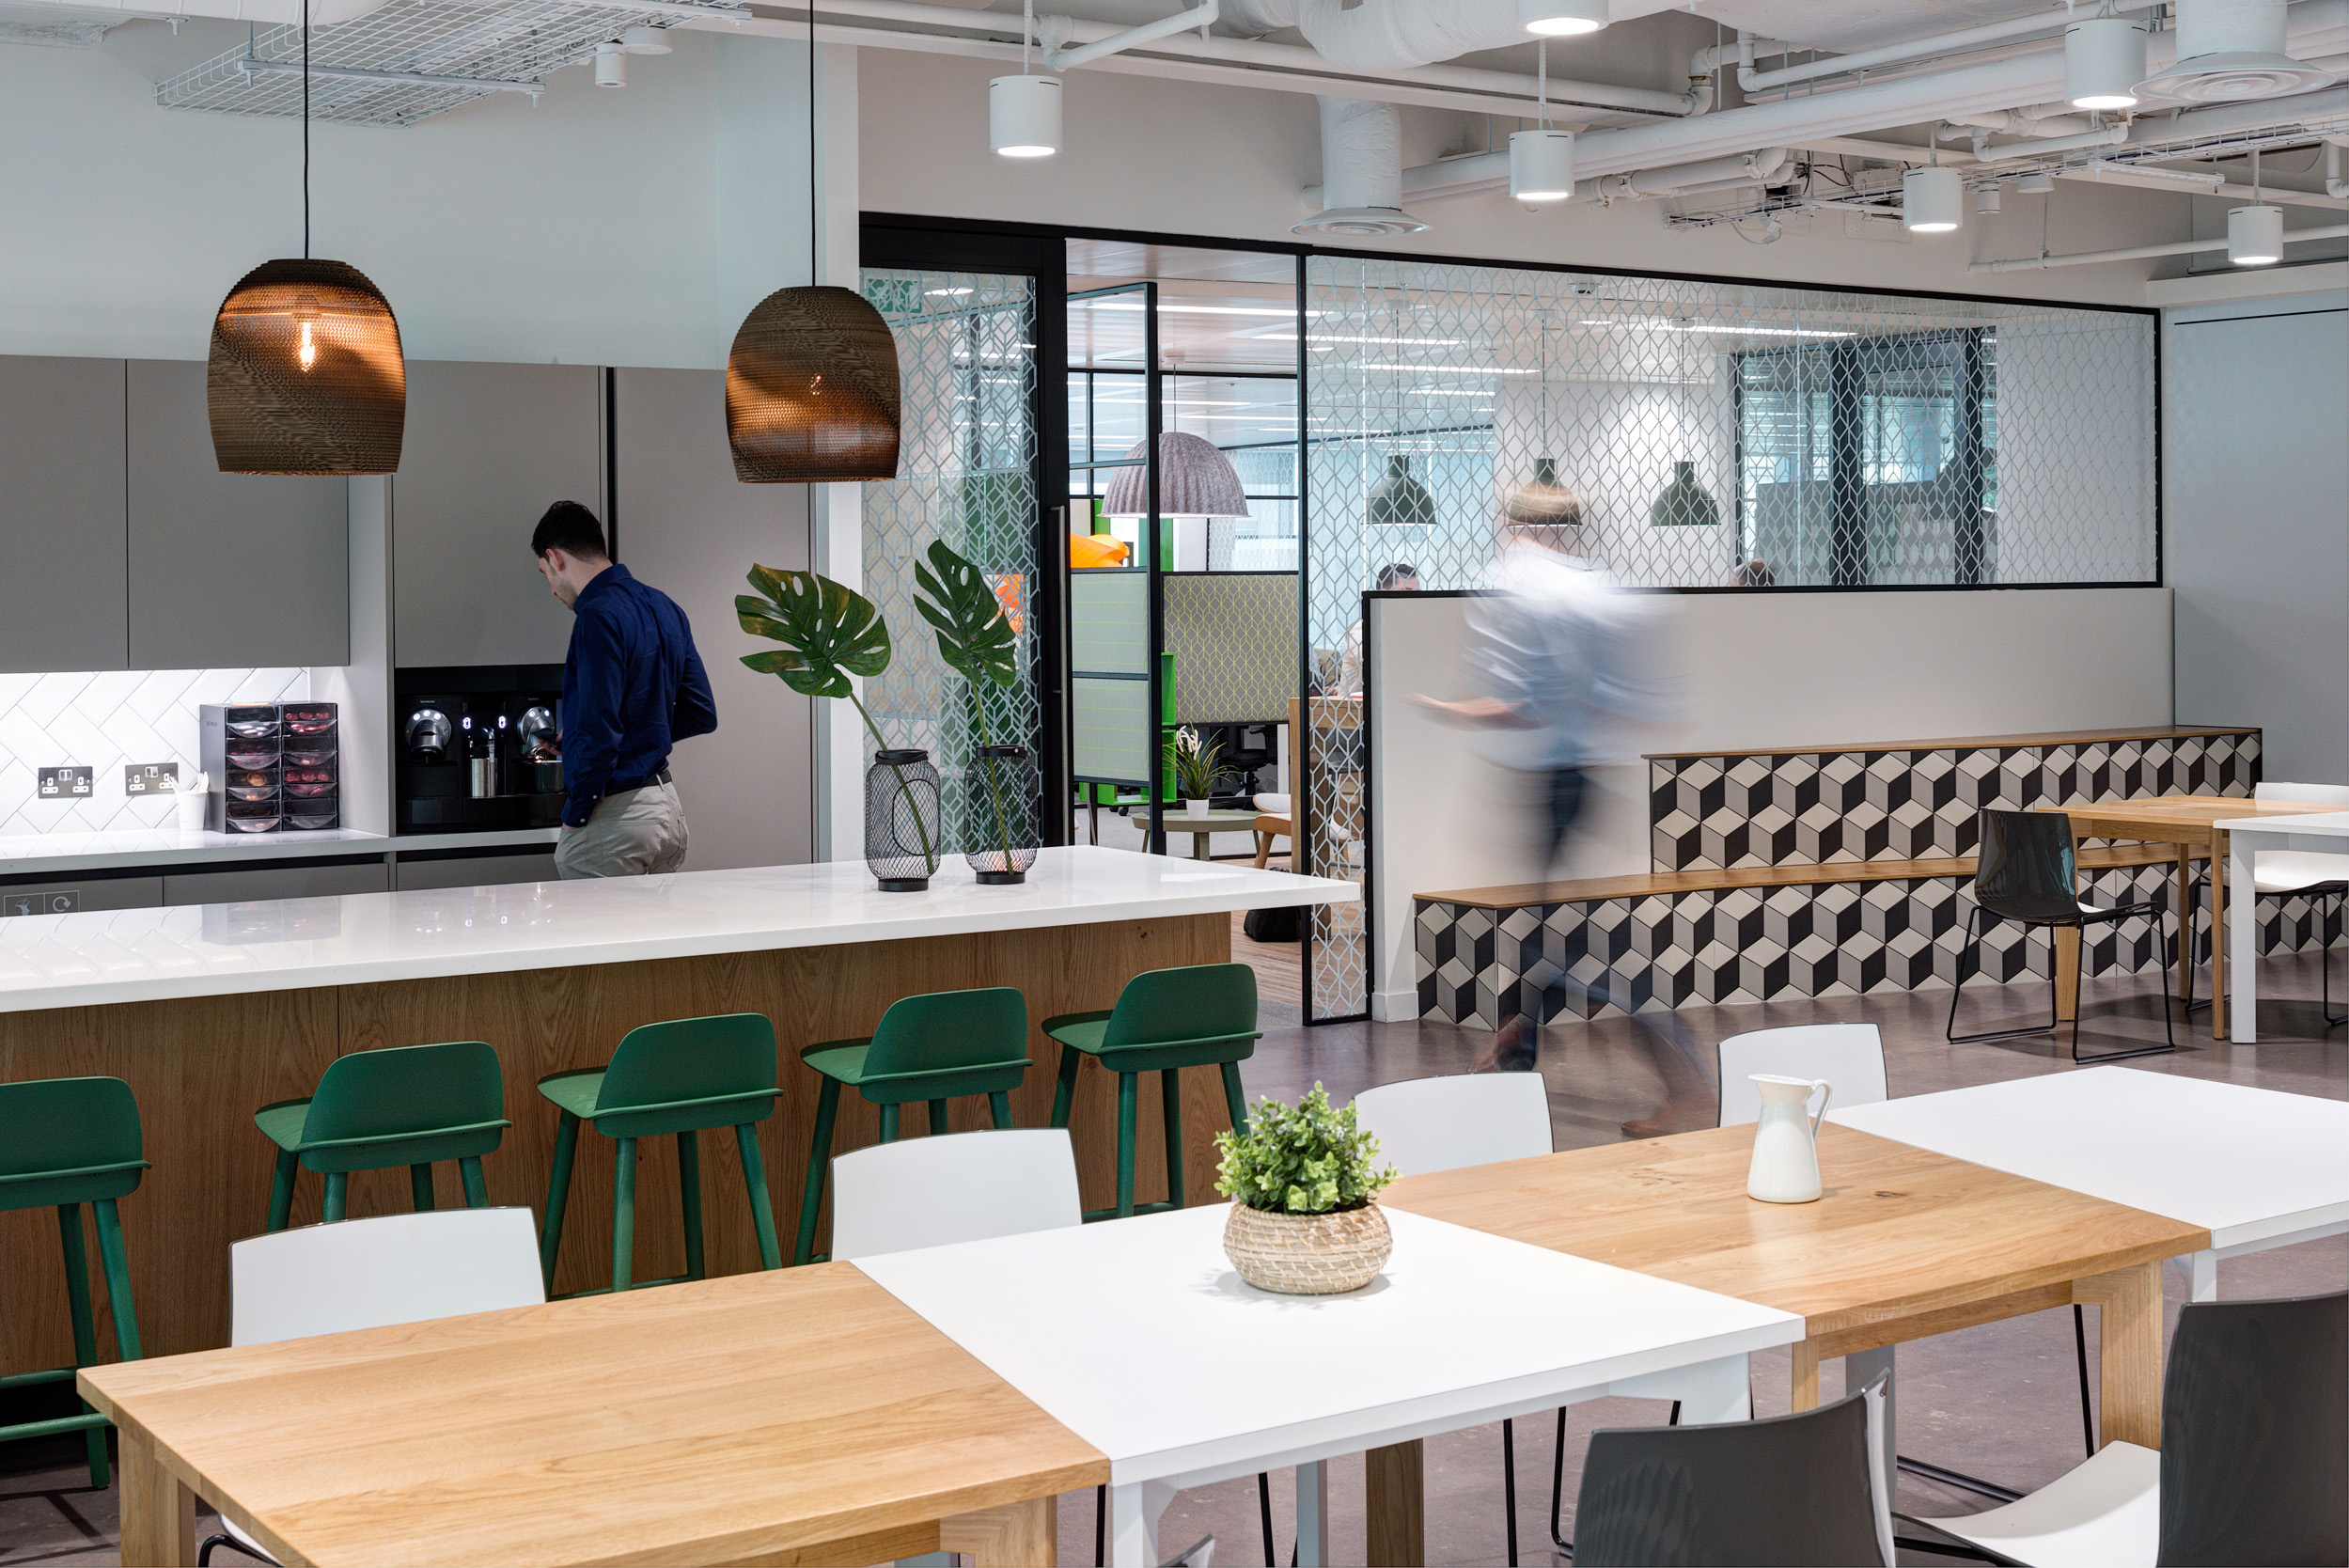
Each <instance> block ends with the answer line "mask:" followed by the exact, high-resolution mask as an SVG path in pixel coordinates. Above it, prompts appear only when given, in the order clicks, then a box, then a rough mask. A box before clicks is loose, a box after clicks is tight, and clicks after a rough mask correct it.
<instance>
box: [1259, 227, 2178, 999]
mask: <svg viewBox="0 0 2349 1568" xmlns="http://www.w3.org/2000/svg"><path fill="white" fill-rule="evenodd" d="M1306 278H1307V291H1306V299H1305V302H1304V306H1305V310H1306V317H1307V320H1306V338H1307V350H1308V353H1307V368H1306V387H1305V393H1304V399H1303V401H1304V405H1305V410H1304V429H1305V431H1306V432H1307V433H1306V442H1307V453H1308V457H1307V480H1306V483H1307V496H1308V521H1307V526H1306V544H1305V557H1306V562H1307V583H1308V602H1307V605H1306V612H1305V614H1306V635H1307V638H1308V643H1309V645H1310V647H1311V649H1312V650H1313V652H1312V655H1311V660H1312V668H1313V670H1314V672H1315V674H1316V677H1317V683H1318V686H1319V691H1320V696H1319V697H1318V698H1316V701H1315V713H1316V715H1317V717H1316V720H1315V722H1314V723H1312V724H1310V725H1308V726H1307V729H1308V734H1307V735H1306V736H1305V737H1303V745H1304V748H1305V749H1304V755H1305V758H1306V768H1305V773H1306V793H1307V795H1308V808H1307V809H1308V821H1309V822H1310V823H1312V828H1311V832H1310V841H1309V842H1308V843H1306V844H1305V845H1303V846H1302V850H1303V854H1304V856H1305V860H1306V865H1305V866H1301V867H1300V870H1308V869H1309V870H1310V872H1311V874H1313V875H1317V876H1329V877H1343V878H1347V879H1350V880H1355V881H1360V880H1362V878H1363V874H1364V872H1363V860H1364V855H1363V845H1362V843H1361V840H1360V825H1361V823H1362V822H1363V821H1364V820H1365V817H1366V815H1367V814H1368V813H1369V812H1370V801H1369V799H1368V795H1367V790H1368V779H1367V775H1366V773H1365V772H1364V771H1363V761H1362V756H1363V746H1362V741H1361V734H1360V719H1359V711H1360V703H1359V701H1358V700H1357V698H1358V692H1359V686H1360V660H1359V657H1358V654H1356V653H1355V651H1354V650H1355V647H1357V646H1358V640H1359V636H1360V633H1359V631H1358V629H1357V628H1358V625H1359V622H1360V620H1361V618H1362V604H1361V595H1362V593H1363V591H1364V590H1365V589H1367V588H1372V587H1373V586H1375V584H1376V581H1377V577H1378V573H1379V572H1380V569H1381V568H1382V567H1386V566H1389V565H1395V564H1406V565H1409V566H1411V567H1413V568H1416V571H1417V577H1418V579H1419V581H1420V583H1421V585H1422V586H1423V587H1425V588H1434V589H1443V588H1484V587H1487V586H1489V584H1490V582H1491V578H1492V572H1493V568H1494V563H1495V558H1496V549H1497V544H1498V522H1499V516H1500V510H1501V504H1502V500H1503V497H1504V495H1505V494H1508V493H1509V492H1511V490H1512V489H1513V488H1514V487H1518V486H1524V485H1528V484H1537V483H1541V484H1546V485H1547V486H1549V487H1552V488H1550V489H1549V490H1547V491H1545V492H1544V493H1543V494H1548V495H1550V496H1551V497H1552V502H1553V504H1556V502H1557V500H1558V497H1557V494H1556V493H1557V492H1561V491H1562V492H1566V493H1570V494H1571V497H1572V504H1573V505H1574V507H1576V508H1578V513H1579V516H1580V518H1581V526H1580V528H1579V529H1578V530H1577V537H1578V539H1579V548H1580V549H1581V551H1582V553H1583V554H1584V555H1586V556H1587V557H1589V559H1590V560H1591V562H1592V563H1593V564H1595V565H1597V566H1599V567H1601V568H1603V569H1605V571H1606V572H1608V573H1609V574H1611V575H1612V576H1613V577H1614V579H1615V580H1616V581H1618V582H1619V583H1621V584H1622V585H1624V586H1626V587H1632V588H1731V587H1753V588H1771V587H1775V588H1807V587H1830V586H1832V587H1844V588H1864V587H1887V588H1889V587H1914V586H1934V585H1942V586H1975V585H1993V584H2020V583H2082V584H2085V583H2146V582H2151V581H2153V579H2154V578H2155V576H2156V573H2157V557H2156V552H2155V509H2154V419H2153V408H2154V403H2153V397H2154V393H2153V317H2152V316H2150V315H2148V314H2143V313H2138V312H2122V311H2099V310H2085V309H2075V308H2067V307H2063V306H2049V305H2036V304H2009V303H2001V302H1992V301H1980V300H1946V299H1926V298H1920V297H1916V296H1906V295H1898V294H1866V293H1849V292H1834V291H1822V290H1804V289H1793V288H1785V287H1779V286H1775V285H1765V284H1757V283H1743V282H1737V281H1704V280H1694V279H1678V278H1652V277H1633V276H1618V275H1610V274H1578V273H1567V272H1545V271H1533V270H1530V269H1517V268H1500V267H1477V266H1467V265H1458V264H1449V263H1427V262H1419V261H1413V260H1402V259H1366V258H1356V257H1332V256H1314V257H1310V258H1308V260H1307V264H1306ZM1367 907H1368V905H1367V903H1366V904H1355V905H1344V906H1338V907H1337V908H1332V907H1331V906H1323V907H1322V908H1321V909H1319V910H1317V911H1316V914H1315V939H1314V943H1313V947H1312V949H1311V971H1310V972H1311V988H1310V995H1309V996H1308V1016H1309V1017H1313V1018H1317V1019H1325V1018H1335V1017H1343V1016H1349V1015H1353V1014H1356V1013H1359V1012H1360V1011H1362V1010H1363V1008H1364V1006H1365V1005H1366V1002H1367V998H1368V996H1369V988H1370V972H1369V964H1370V957H1369V955H1370V949H1369V944H1368V942H1367V940H1366V939H1365V937H1366V933H1364V931H1363V930H1362V928H1361V926H1360V920H1361V918H1362V916H1361V913H1360V912H1361V911H1362V910H1364V909H1366V908H1367Z"/></svg>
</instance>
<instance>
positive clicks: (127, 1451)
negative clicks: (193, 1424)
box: [116, 1428, 196, 1568]
mask: <svg viewBox="0 0 2349 1568" xmlns="http://www.w3.org/2000/svg"><path fill="white" fill-rule="evenodd" d="M117 1433H118V1435H119V1436H120V1439H121V1450H120V1458H119V1460H118V1461H117V1466H116V1473H117V1475H119V1476H120V1477H121V1480H122V1565H123V1568H192V1565H193V1564H194V1563H195V1561H196V1494H195V1493H194V1492H191V1491H189V1490H188V1489H187V1488H186V1487H185V1486H182V1485H181V1484H180V1478H179V1477H178V1476H175V1475H173V1474H172V1473H171V1472H170V1471H169V1470H167V1469H165V1468H164V1462H163V1461H162V1460H161V1459H160V1458H158V1457H157V1456H156V1454H155V1450H153V1449H151V1448H149V1447H148V1446H147V1444H146V1443H145V1442H143V1441H141V1440H140V1439H139V1438H138V1437H136V1436H134V1435H132V1434H131V1433H129V1432H125V1431H121V1430H120V1429H119V1428H117Z"/></svg>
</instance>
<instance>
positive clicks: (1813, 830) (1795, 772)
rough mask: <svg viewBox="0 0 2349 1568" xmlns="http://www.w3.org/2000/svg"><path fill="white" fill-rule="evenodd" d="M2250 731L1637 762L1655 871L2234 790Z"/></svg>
mask: <svg viewBox="0 0 2349 1568" xmlns="http://www.w3.org/2000/svg"><path fill="white" fill-rule="evenodd" d="M2259 776H2260V732H2259V731H2258V730H2257V729H2227V730H2214V731H2211V732H2209V733H2207V734H2201V735H2185V736H2160V737H2154V738H2150V739H2144V740H2115V741H2092V742H2085V743H2079V744H2074V745H2004V746H1992V745H1976V746H1963V747H1957V748H1941V749H1937V750H1895V751H1864V750H1854V751H1806V752H1792V753H1781V754H1775V755H1773V754H1758V755H1730V756H1715V757H1663V758H1657V759H1654V760H1652V761H1651V762H1650V763H1649V764H1648V777H1649V796H1648V801H1649V806H1648V818H1649V823H1650V824H1651V839H1652V858H1653V860H1654V864H1655V869H1656V870H1659V871H1694V870H1724V869H1728V868H1732V867H1743V866H1783V865H1795V864H1803V865H1824V864H1832V863H1835V862H1839V861H1842V862H1850V861H1862V860H1933V859H1941V858H1947V857H1954V856H1958V855H1972V854H1973V853H1974V851H1975V847H1976V827H1975V814H1976V813H1977V812H1979V811H1981V810H1982V809H1983V808H1985V807H1995V808H2002V809H2008V810H2021V809H2025V808H2030V807H2035V806H2063V805H2068V804H2072V803H2075V802H2081V801H2091V800H2142V799H2150V798H2152V797H2153V796H2157V795H2172V794H2203V795H2247V794H2249V793H2250V792H2251V787H2252V786H2253V785H2254V784H2256V783H2258V781H2259Z"/></svg>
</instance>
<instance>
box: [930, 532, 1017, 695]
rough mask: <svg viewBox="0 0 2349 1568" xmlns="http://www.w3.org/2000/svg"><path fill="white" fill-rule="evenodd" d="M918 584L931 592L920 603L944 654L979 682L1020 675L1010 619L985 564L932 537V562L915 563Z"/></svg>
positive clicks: (1000, 682)
mask: <svg viewBox="0 0 2349 1568" xmlns="http://www.w3.org/2000/svg"><path fill="white" fill-rule="evenodd" d="M933 568H934V571H933ZM914 583H915V586H916V587H917V588H920V589H921V591H922V592H923V593H926V594H928V595H929V596H930V597H929V598H927V599H918V598H917V599H916V600H915V601H914V607H915V608H916V609H917V610H919V611H921V613H922V619H924V620H927V621H929V622H930V624H931V625H932V626H933V627H935V628H936V629H937V633H938V656H939V657H940V658H942V659H944V660H945V661H946V662H947V665H948V666H950V667H952V668H954V669H956V670H958V671H960V672H961V673H962V675H963V679H965V680H967V681H969V682H971V683H972V684H973V685H974V686H975V685H977V684H978V683H979V682H981V681H986V682H992V683H994V684H995V685H998V686H1009V685H1010V684H1011V683H1012V682H1015V681H1017V680H1018V679H1019V667H1018V666H1017V665H1016V664H1015V663H1014V662H1013V657H1012V655H1013V652H1014V651H1015V647H1016V639H1015V637H1014V635H1013V634H1012V631H1011V621H1010V618H1009V617H1008V616H1006V615H1005V614H1004V613H1003V604H1002V603H1001V601H999V600H997V599H996V598H995V590H994V588H990V587H989V586H988V584H987V578H986V576H985V574H984V573H982V572H980V571H979V568H977V567H975V566H973V565H972V564H971V563H970V562H968V561H966V560H964V559H963V557H960V556H958V555H956V554H955V553H954V552H953V551H951V550H949V549H947V547H946V545H945V544H944V543H943V542H941V541H932V543H931V546H930V565H929V566H924V565H922V564H921V563H920V562H919V561H916V562H915V563H914Z"/></svg>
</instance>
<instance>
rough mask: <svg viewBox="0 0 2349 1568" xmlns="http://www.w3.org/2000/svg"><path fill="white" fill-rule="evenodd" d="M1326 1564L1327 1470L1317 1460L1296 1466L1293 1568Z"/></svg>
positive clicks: (1327, 1541)
mask: <svg viewBox="0 0 2349 1568" xmlns="http://www.w3.org/2000/svg"><path fill="white" fill-rule="evenodd" d="M1328 1562H1329V1466H1327V1465H1326V1464H1323V1463H1322V1462H1320V1461H1318V1460H1317V1461H1315V1462H1314V1463H1313V1464H1310V1465H1300V1466H1297V1568H1327V1565H1328Z"/></svg>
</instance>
